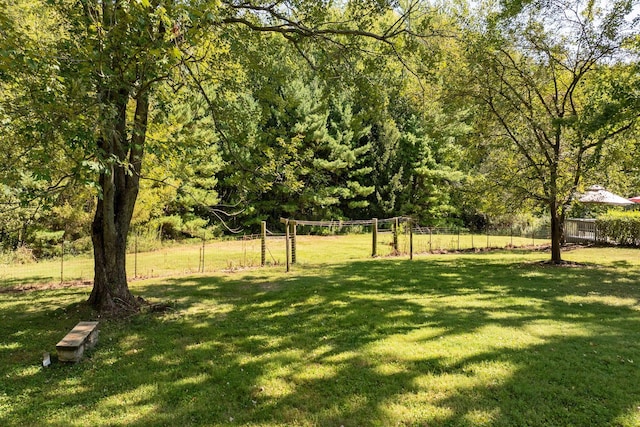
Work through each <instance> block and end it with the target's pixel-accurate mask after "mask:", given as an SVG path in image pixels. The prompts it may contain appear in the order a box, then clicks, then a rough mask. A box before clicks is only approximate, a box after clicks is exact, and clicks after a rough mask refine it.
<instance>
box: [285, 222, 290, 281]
mask: <svg viewBox="0 0 640 427" xmlns="http://www.w3.org/2000/svg"><path fill="white" fill-rule="evenodd" d="M284 241H285V246H286V248H287V249H286V256H287V273H288V272H289V270H290V268H291V267H290V265H289V252H290V249H289V220H288V219H287V220H286V221H285V223H284Z"/></svg>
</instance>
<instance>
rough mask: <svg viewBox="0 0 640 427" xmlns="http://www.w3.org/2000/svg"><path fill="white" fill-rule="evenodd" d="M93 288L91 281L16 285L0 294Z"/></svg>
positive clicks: (4, 289)
mask: <svg viewBox="0 0 640 427" xmlns="http://www.w3.org/2000/svg"><path fill="white" fill-rule="evenodd" d="M89 286H93V282H92V281H91V280H72V281H68V282H62V283H41V284H35V285H32V284H30V285H16V286H7V287H2V288H0V294H16V293H22V292H30V291H50V290H55V289H64V288H85V287H89Z"/></svg>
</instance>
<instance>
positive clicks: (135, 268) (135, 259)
mask: <svg viewBox="0 0 640 427" xmlns="http://www.w3.org/2000/svg"><path fill="white" fill-rule="evenodd" d="M133 277H134V279H135V278H136V277H138V230H136V234H135V237H134V240H133Z"/></svg>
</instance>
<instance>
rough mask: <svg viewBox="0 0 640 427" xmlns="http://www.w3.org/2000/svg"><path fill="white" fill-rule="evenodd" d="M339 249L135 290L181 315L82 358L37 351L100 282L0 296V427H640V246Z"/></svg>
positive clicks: (111, 334)
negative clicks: (369, 255) (389, 253)
mask: <svg viewBox="0 0 640 427" xmlns="http://www.w3.org/2000/svg"><path fill="white" fill-rule="evenodd" d="M345 247H346V246H345ZM335 252H336V251H335V249H331V248H329V249H327V248H320V247H316V248H315V252H314V257H313V258H310V259H308V260H307V261H305V262H302V261H301V263H300V264H299V265H297V266H296V267H295V268H294V269H293V271H292V272H290V273H288V274H287V273H284V272H283V268H282V266H275V267H268V268H263V269H260V268H257V269H249V270H243V271H236V272H234V273H209V274H204V275H191V276H187V277H184V276H183V277H179V276H175V277H165V278H155V279H148V280H140V281H135V282H132V284H131V288H132V290H133V291H134V293H136V294H138V295H141V296H142V297H144V298H146V299H148V300H150V301H152V302H160V301H163V302H171V305H172V309H171V310H170V311H167V312H164V313H144V314H141V315H139V316H136V317H131V318H129V319H126V320H118V321H115V320H110V321H107V320H102V323H101V334H100V340H99V342H98V345H97V347H96V348H95V349H93V350H92V351H90V352H89V353H88V354H87V355H86V356H85V358H84V359H83V360H82V362H80V363H78V364H75V365H63V364H60V363H54V364H53V365H52V366H51V367H49V368H43V367H42V366H41V359H42V352H43V351H49V352H52V353H55V343H56V342H57V341H58V340H59V339H60V338H61V337H62V336H63V335H64V334H65V333H66V332H67V331H68V330H69V329H71V327H73V325H74V324H75V323H76V322H77V321H79V320H88V319H90V318H92V317H94V315H93V314H92V313H91V312H89V311H88V310H87V309H86V308H85V307H84V306H83V305H82V302H83V301H84V300H85V299H86V298H87V296H88V293H89V290H90V289H89V288H86V287H70V288H58V289H48V290H35V291H33V290H32V291H28V292H6V291H5V292H2V293H0V337H2V338H1V342H0V425H3V426H13V425H16V426H22V425H45V426H46V425H51V426H58V425H78V426H84V425H92V426H116V425H127V426H130V425H131V426H148V425H166V426H175V425H185V426H186V425H206V426H226V425H243V426H345V427H347V426H395V425H402V426H440V425H450V426H481V425H487V426H525V425H530V426H550V425H553V426H566V425H575V426H607V425H611V426H637V425H640V387H638V384H640V370H639V366H638V364H640V304H639V298H640V286H639V282H640V273H639V271H640V270H638V267H639V264H640V256H639V255H640V251H638V250H630V249H616V248H589V249H581V250H575V251H571V252H567V253H565V255H564V257H565V258H566V259H567V260H572V261H576V262H580V263H582V265H580V266H573V267H550V266H544V265H541V264H540V263H539V261H541V260H545V259H547V258H548V254H546V253H529V252H525V251H520V252H494V253H480V254H466V255H460V254H457V255H453V254H449V255H425V256H419V257H416V259H414V260H413V261H409V260H406V259H394V258H379V259H366V254H365V255H364V256H363V257H362V259H352V260H349V261H337V260H335V259H333V258H331V257H332V256H334V255H331V256H329V255H326V254H334V253H335ZM301 253H302V252H301ZM347 253H350V252H348V251H347Z"/></svg>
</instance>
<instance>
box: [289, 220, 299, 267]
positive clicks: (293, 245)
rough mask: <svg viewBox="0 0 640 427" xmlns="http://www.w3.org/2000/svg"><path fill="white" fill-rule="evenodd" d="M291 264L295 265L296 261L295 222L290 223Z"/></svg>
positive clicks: (296, 226)
mask: <svg viewBox="0 0 640 427" xmlns="http://www.w3.org/2000/svg"><path fill="white" fill-rule="evenodd" d="M290 224H291V264H295V263H296V261H297V255H296V253H297V252H298V251H297V243H296V234H297V228H298V225H297V223H296V222H295V221H291V222H290Z"/></svg>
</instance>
